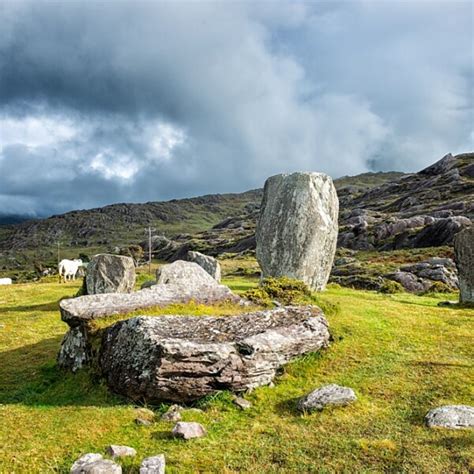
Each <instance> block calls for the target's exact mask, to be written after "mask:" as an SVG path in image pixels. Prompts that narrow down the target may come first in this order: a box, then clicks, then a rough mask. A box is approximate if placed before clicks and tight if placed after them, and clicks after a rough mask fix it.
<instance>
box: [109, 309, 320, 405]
mask: <svg viewBox="0 0 474 474" xmlns="http://www.w3.org/2000/svg"><path fill="white" fill-rule="evenodd" d="M328 343H329V330H328V326H327V322H326V320H325V318H324V316H323V314H322V312H321V310H320V309H319V308H316V307H312V306H308V307H282V308H278V309H274V310H269V311H260V312H257V313H249V314H241V315H238V316H228V317H225V318H221V317H199V318H196V317H191V316H189V317H188V316H157V317H146V316H142V317H136V318H132V319H129V320H126V321H120V322H118V323H116V324H114V325H113V326H111V327H109V328H107V330H106V331H105V333H104V335H103V338H102V345H101V354H100V367H101V370H102V373H103V375H104V377H105V379H106V381H107V384H108V386H109V387H110V388H111V389H112V391H114V392H116V393H119V394H121V395H124V396H126V397H128V398H130V399H132V400H146V401H147V402H150V403H156V402H161V401H175V402H190V401H193V400H197V399H199V398H201V397H203V396H206V395H209V394H212V393H215V392H217V391H219V390H232V391H237V392H239V391H244V390H248V389H251V388H254V387H258V386H260V385H266V384H269V383H270V382H271V381H272V380H273V378H274V377H275V375H276V373H277V371H278V369H279V368H280V367H281V366H282V365H283V364H285V363H287V362H289V361H290V360H291V359H292V358H294V357H296V356H298V355H301V354H305V353H308V352H314V351H317V350H319V349H321V348H322V347H326V346H327V345H328Z"/></svg>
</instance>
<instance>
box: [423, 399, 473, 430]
mask: <svg viewBox="0 0 474 474" xmlns="http://www.w3.org/2000/svg"><path fill="white" fill-rule="evenodd" d="M425 423H426V425H427V426H428V427H429V428H449V429H455V430H456V429H462V428H471V429H472V428H474V407H471V406H467V405H445V406H442V407H439V408H434V409H433V410H430V411H429V412H428V414H427V415H426V417H425Z"/></svg>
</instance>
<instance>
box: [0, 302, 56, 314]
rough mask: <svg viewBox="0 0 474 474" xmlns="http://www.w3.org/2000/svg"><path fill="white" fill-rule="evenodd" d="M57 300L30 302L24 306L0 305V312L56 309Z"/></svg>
mask: <svg viewBox="0 0 474 474" xmlns="http://www.w3.org/2000/svg"><path fill="white" fill-rule="evenodd" d="M59 301H60V300H58V301H54V302H52V303H43V304H32V305H24V306H2V307H0V314H2V313H15V312H19V313H34V312H35V311H58V310H59Z"/></svg>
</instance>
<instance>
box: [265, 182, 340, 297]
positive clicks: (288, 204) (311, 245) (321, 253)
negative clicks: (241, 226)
mask: <svg viewBox="0 0 474 474" xmlns="http://www.w3.org/2000/svg"><path fill="white" fill-rule="evenodd" d="M338 213H339V201H338V198H337V194H336V189H335V187H334V184H333V182H332V179H331V178H330V177H329V176H327V175H325V174H322V173H292V174H279V175H276V176H272V177H271V178H268V179H267V181H266V182H265V188H264V193H263V200H262V206H261V211H260V218H259V221H258V225H257V233H256V239H257V259H258V262H259V264H260V267H261V269H262V277H264V278H265V277H270V276H271V277H281V276H286V277H290V278H296V279H298V280H302V281H304V282H305V283H306V284H307V285H309V286H310V287H311V288H312V289H314V290H318V291H319V290H323V289H324V288H325V286H326V283H327V281H328V278H329V274H330V272H331V267H332V263H333V259H334V253H335V251H336V243H337V231H338V225H337V219H338Z"/></svg>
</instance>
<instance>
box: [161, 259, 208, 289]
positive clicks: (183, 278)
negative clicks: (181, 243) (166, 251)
mask: <svg viewBox="0 0 474 474" xmlns="http://www.w3.org/2000/svg"><path fill="white" fill-rule="evenodd" d="M156 281H157V283H158V284H160V283H161V284H164V285H170V284H187V285H190V286H202V285H216V284H217V282H216V280H215V279H214V278H212V276H211V275H209V273H208V272H207V271H206V270H204V268H202V267H201V266H200V265H198V264H197V263H195V262H185V261H184V260H176V262H173V263H169V264H168V265H163V266H162V267H160V268H159V269H158V270H157V272H156Z"/></svg>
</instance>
